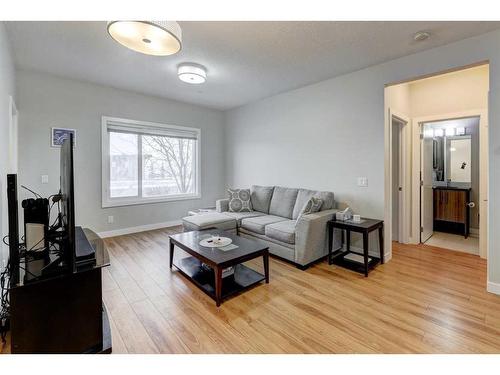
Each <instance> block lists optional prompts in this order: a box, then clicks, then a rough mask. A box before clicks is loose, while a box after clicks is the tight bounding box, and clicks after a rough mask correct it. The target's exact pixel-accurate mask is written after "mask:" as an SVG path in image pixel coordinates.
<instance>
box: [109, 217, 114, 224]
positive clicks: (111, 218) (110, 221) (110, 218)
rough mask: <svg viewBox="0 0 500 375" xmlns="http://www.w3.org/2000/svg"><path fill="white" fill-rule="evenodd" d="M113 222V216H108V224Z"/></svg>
mask: <svg viewBox="0 0 500 375" xmlns="http://www.w3.org/2000/svg"><path fill="white" fill-rule="evenodd" d="M114 222H115V217H114V216H112V215H109V216H108V224H113V223H114Z"/></svg>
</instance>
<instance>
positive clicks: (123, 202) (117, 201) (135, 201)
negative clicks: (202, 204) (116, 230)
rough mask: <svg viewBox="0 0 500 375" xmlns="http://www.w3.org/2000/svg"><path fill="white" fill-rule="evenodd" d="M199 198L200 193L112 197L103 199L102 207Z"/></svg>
mask: <svg viewBox="0 0 500 375" xmlns="http://www.w3.org/2000/svg"><path fill="white" fill-rule="evenodd" d="M200 198H201V194H190V195H173V196H169V197H162V198H142V199H136V198H135V199H134V198H132V199H112V200H106V201H103V202H102V208H109V207H122V206H138V205H144V204H152V203H166V202H177V201H186V200H194V199H200Z"/></svg>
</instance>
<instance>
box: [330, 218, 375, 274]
mask: <svg viewBox="0 0 500 375" xmlns="http://www.w3.org/2000/svg"><path fill="white" fill-rule="evenodd" d="M334 229H341V230H343V231H344V230H345V232H346V250H345V251H344V250H343V245H344V243H343V242H344V241H343V238H344V236H343V232H342V244H341V247H340V248H339V249H336V250H333V230H334ZM374 230H378V239H379V247H380V258H376V257H369V256H368V234H369V233H370V232H373V231H374ZM351 232H357V233H362V235H363V253H362V254H360V253H357V252H354V251H351ZM349 254H357V255H360V256H363V267H362V268H361V269H360V267H359V266H360V263H358V262H356V261H353V260H350V259H347V258H345V257H346V256H347V255H349ZM379 262H380V263H381V264H384V222H383V220H378V219H368V218H361V222H360V223H356V222H353V221H352V220H347V221H340V220H335V219H333V220H330V221H329V222H328V264H337V265H339V266H342V267H346V268H349V269H353V270H355V271H358V272H362V273H364V274H365V277H366V276H368V272H369V271H370V269H371V268H373V267H374V266H375V265H376V264H377V263H379Z"/></svg>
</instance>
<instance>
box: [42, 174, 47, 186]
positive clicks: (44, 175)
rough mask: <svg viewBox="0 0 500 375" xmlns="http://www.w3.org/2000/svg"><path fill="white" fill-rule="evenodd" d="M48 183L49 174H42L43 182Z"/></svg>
mask: <svg viewBox="0 0 500 375" xmlns="http://www.w3.org/2000/svg"><path fill="white" fill-rule="evenodd" d="M48 183H49V175H48V174H42V184H48Z"/></svg>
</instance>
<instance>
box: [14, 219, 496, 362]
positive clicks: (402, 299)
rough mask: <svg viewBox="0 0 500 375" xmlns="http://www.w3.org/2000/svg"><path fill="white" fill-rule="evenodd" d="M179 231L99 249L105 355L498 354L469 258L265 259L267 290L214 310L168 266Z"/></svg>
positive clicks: (405, 253) (401, 254) (491, 305)
mask: <svg viewBox="0 0 500 375" xmlns="http://www.w3.org/2000/svg"><path fill="white" fill-rule="evenodd" d="M178 230H179V228H168V229H163V230H156V231H151V232H144V233H138V234H134V235H128V236H121V237H115V238H110V239H107V240H106V242H107V244H108V248H109V252H110V256H111V266H110V267H109V268H108V269H106V270H105V272H104V279H103V294H104V301H105V303H106V306H107V308H108V312H109V315H110V320H111V329H112V334H113V352H114V353H499V352H500V296H496V295H492V294H489V293H487V292H486V290H485V285H486V262H485V261H484V260H482V259H480V258H479V257H477V256H473V255H470V254H465V253H459V252H455V251H447V250H443V249H439V248H435V247H430V246H422V245H419V246H413V245H412V246H410V245H400V244H397V243H394V244H393V259H392V260H391V261H390V262H389V263H387V264H385V265H382V266H379V267H378V268H377V269H376V270H374V271H373V272H371V273H370V276H369V277H368V278H365V277H363V276H362V275H360V274H357V273H354V272H351V271H348V270H345V269H342V268H338V267H336V266H329V265H327V263H326V262H322V263H320V264H318V265H315V266H313V267H311V268H309V269H308V270H307V271H305V272H304V271H300V270H298V269H296V268H295V267H293V266H291V265H290V264H287V263H285V262H282V261H279V260H276V259H271V262H270V269H271V282H270V284H268V285H265V284H262V285H259V286H257V287H255V288H253V289H251V290H250V291H247V292H245V293H243V294H241V295H238V296H236V297H234V298H232V299H230V300H227V301H226V302H224V303H223V304H222V306H221V307H220V308H219V309H217V308H216V307H215V303H214V301H213V300H212V299H210V298H209V297H207V296H206V295H205V294H204V293H202V292H201V291H200V290H198V289H197V288H196V287H195V286H194V285H192V284H191V283H190V282H189V281H187V280H186V279H185V278H184V277H183V276H182V275H180V274H179V273H178V272H175V271H174V272H171V271H170V270H169V268H168V256H167V254H168V235H169V234H170V233H174V232H176V231H178ZM261 263H262V261H261V260H260V259H258V260H256V261H253V262H250V263H249V264H250V265H251V266H252V267H255V268H256V269H258V270H261V268H262V265H261ZM4 351H8V348H4Z"/></svg>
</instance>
